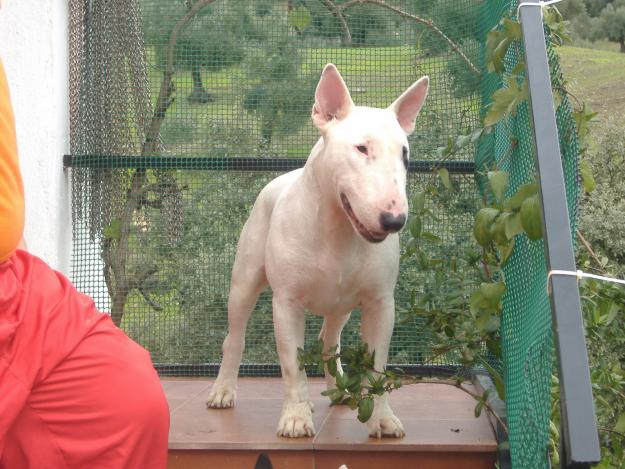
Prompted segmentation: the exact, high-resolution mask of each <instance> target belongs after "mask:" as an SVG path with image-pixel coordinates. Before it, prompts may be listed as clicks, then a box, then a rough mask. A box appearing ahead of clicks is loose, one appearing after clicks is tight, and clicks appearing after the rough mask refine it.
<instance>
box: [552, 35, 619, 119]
mask: <svg viewBox="0 0 625 469" xmlns="http://www.w3.org/2000/svg"><path fill="white" fill-rule="evenodd" d="M558 52H559V54H560V57H561V59H562V61H561V63H562V69H563V72H564V77H565V78H566V80H567V81H568V82H569V88H570V90H571V92H572V93H573V94H574V95H575V96H576V97H577V98H578V99H580V100H583V101H586V103H587V105H589V106H590V108H591V109H592V110H594V111H597V112H599V118H601V117H602V116H608V115H613V114H621V115H625V54H622V53H620V52H611V51H606V50H598V49H584V48H580V47H561V48H560V49H558Z"/></svg>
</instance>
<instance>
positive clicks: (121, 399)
mask: <svg viewBox="0 0 625 469" xmlns="http://www.w3.org/2000/svg"><path fill="white" fill-rule="evenodd" d="M23 229H24V191H23V186H22V180H21V176H20V172H19V163H18V156H17V144H16V135H15V126H14V118H13V112H12V108H11V103H10V97H9V89H8V84H7V80H6V76H5V74H4V69H3V67H2V63H1V62H0V468H2V469H29V468H33V469H35V468H37V469H38V468H50V469H56V468H59V469H61V468H63V469H74V468H76V469H81V468H85V469H87V468H88V469H96V468H102V469H104V468H106V469H117V468H130V469H135V468H137V469H140V468H149V469H161V468H165V467H166V465H167V437H168V430H169V410H168V405H167V401H166V399H165V396H164V393H163V389H162V386H161V384H160V380H159V378H158V375H157V373H156V371H155V370H154V367H153V365H152V361H151V359H150V355H149V354H148V352H147V351H146V350H144V349H143V348H142V347H140V346H139V345H137V344H136V343H135V342H133V341H132V340H130V339H129V338H128V337H127V336H126V335H125V334H124V332H123V331H122V330H121V329H119V328H117V327H116V326H115V325H114V324H113V322H112V321H111V319H110V317H109V316H108V315H106V314H103V313H100V312H99V311H97V309H96V307H95V304H94V302H93V300H91V299H90V298H88V297H87V296H85V295H83V294H81V293H79V292H78V291H77V290H76V289H75V288H74V286H73V285H72V284H71V283H70V282H69V280H67V279H66V278H65V277H64V276H63V275H61V274H60V273H58V272H56V271H54V270H53V269H51V268H50V267H49V266H48V265H47V264H45V263H44V262H43V261H42V260H40V259H38V258H37V257H35V256H33V255H31V254H29V253H28V252H26V251H25V250H23V249H19V246H20V240H21V239H22V235H23Z"/></svg>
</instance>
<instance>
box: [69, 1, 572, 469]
mask: <svg viewBox="0 0 625 469" xmlns="http://www.w3.org/2000/svg"><path fill="white" fill-rule="evenodd" d="M358 3H359V2H354V1H340V0H339V1H334V2H330V1H327V0H289V1H287V0H284V1H276V0H255V1H235V0H216V1H208V0H194V1H191V0H187V1H182V0H177V1H174V0H111V1H91V0H70V1H69V4H70V131H71V134H70V150H71V154H72V157H73V158H72V162H71V164H70V165H71V166H72V206H73V223H74V225H73V230H74V231H73V233H74V248H73V258H72V278H73V280H74V282H75V283H76V285H77V286H78V287H79V288H80V289H81V290H82V291H85V292H86V293H88V294H90V295H91V296H92V297H93V298H94V299H95V301H96V303H97V305H98V306H99V307H100V308H101V309H102V310H103V311H109V312H111V313H112V315H113V317H114V319H115V320H116V321H118V322H119V324H120V325H121V326H122V327H123V328H124V329H125V330H126V331H127V333H128V334H129V335H130V336H131V337H132V338H134V339H135V340H137V341H139V342H140V343H141V344H143V345H144V346H145V347H147V348H148V349H149V351H150V353H151V355H152V358H153V360H154V362H155V363H156V364H157V366H158V369H159V371H160V372H161V373H163V374H186V375H199V374H212V373H215V372H216V369H217V368H216V364H218V363H219V360H220V356H221V352H220V348H221V343H222V340H223V338H224V336H225V334H226V328H227V312H226V304H227V297H228V288H229V279H230V269H231V266H232V262H233V259H234V253H235V248H236V243H237V239H238V236H239V233H240V230H241V227H242V225H243V223H244V221H245V219H246V217H247V215H248V213H249V210H250V208H251V205H252V203H253V201H254V199H255V197H256V195H257V194H258V192H259V190H260V189H261V188H262V186H263V185H264V184H265V183H267V182H268V181H269V180H270V179H271V178H273V177H275V176H276V175H278V174H280V173H283V172H285V171H287V170H288V169H293V168H295V167H298V166H300V165H302V164H303V161H304V160H305V158H306V157H307V155H308V153H309V151H310V148H311V147H312V145H313V144H314V142H315V141H316V139H317V138H318V131H317V129H315V128H314V126H313V125H312V124H311V123H310V119H309V114H310V109H311V106H312V102H313V93H314V88H315V85H316V82H317V80H318V77H319V74H320V72H321V70H322V67H323V66H324V65H325V64H326V63H327V62H333V63H335V64H336V65H337V66H338V68H339V70H340V72H341V73H342V75H343V77H344V78H345V81H346V82H347V85H348V86H349V88H350V90H351V92H352V97H353V99H354V101H355V102H356V104H361V105H369V106H387V105H388V104H390V103H391V102H392V101H393V100H394V99H395V98H396V97H397V95H398V94H399V93H401V92H402V91H403V90H404V89H405V88H406V87H407V86H408V85H410V84H411V83H412V82H414V81H415V80H416V79H418V78H419V77H421V76H422V75H425V74H427V75H429V76H430V78H431V90H430V94H429V97H428V101H427V103H426V106H425V108H424V110H423V111H422V113H421V115H420V117H419V120H418V123H417V130H416V131H415V133H414V134H413V135H412V136H411V138H410V143H411V154H412V159H413V162H414V168H413V169H414V171H412V172H411V173H410V177H409V183H408V185H409V193H410V192H412V193H414V192H415V191H416V190H418V188H419V187H422V186H423V185H424V183H425V182H426V180H427V181H432V180H435V181H436V179H432V178H433V176H432V173H431V170H430V166H431V165H430V164H428V162H432V161H433V160H436V159H437V156H436V153H435V150H436V148H437V147H438V146H444V145H445V144H446V143H447V138H448V137H449V136H456V135H459V134H461V133H464V132H465V131H466V130H468V129H471V128H474V127H475V126H476V125H478V123H479V116H480V113H481V112H482V111H483V108H484V106H485V105H486V104H487V103H486V102H484V99H483V97H486V96H489V95H490V94H491V93H492V91H494V90H495V89H497V87H499V86H501V81H500V79H499V78H498V77H496V76H493V75H484V74H483V73H482V72H481V70H482V69H483V67H482V53H483V45H484V39H485V35H486V32H487V31H488V30H489V29H490V28H491V27H492V26H494V25H495V24H497V22H498V21H499V20H500V18H501V17H502V15H504V14H506V13H508V12H510V11H512V10H511V8H513V6H514V5H513V2H511V1H503V0H502V1H494V0H397V1H395V0H389V1H388V2H382V3H385V4H386V5H390V6H391V7H392V8H393V9H394V10H393V9H388V8H383V7H382V6H380V4H379V3H380V2H378V4H374V3H375V2H373V3H367V4H358ZM337 8H338V9H337ZM340 8H344V9H342V10H340ZM339 10H340V11H339ZM430 20H431V22H430ZM432 25H433V26H435V28H436V29H435V28H433V27H432ZM436 30H438V31H440V32H442V33H443V34H444V35H445V36H446V37H447V39H449V40H450V41H452V43H453V44H454V45H455V46H456V49H457V50H452V49H451V48H450V46H449V42H448V40H447V39H446V38H445V37H443V36H442V35H441V34H439V33H438V32H437V31H436ZM458 51H460V52H462V53H459V52H458ZM551 58H552V62H553V63H552V65H553V66H554V67H555V69H556V71H557V63H556V62H555V58H554V57H553V56H552V57H551ZM507 65H508V67H510V68H511V67H513V66H514V62H513V58H512V57H511V58H510V60H509V62H508V64H507ZM170 79H171V81H170ZM168 84H169V85H168ZM558 124H559V126H560V131H561V136H562V137H561V138H562V141H561V145H562V149H563V158H564V161H565V165H566V168H565V169H566V174H567V183H568V186H567V187H568V189H569V192H570V193H569V196H570V197H569V200H570V201H571V205H570V208H571V213H572V214H574V213H575V211H576V210H575V206H576V205H575V204H576V191H577V185H576V179H575V177H576V176H575V175H576V160H575V157H576V154H577V152H576V150H577V148H576V142H575V132H574V128H573V122H572V121H571V119H570V110H569V108H568V103H567V102H566V100H564V101H563V104H562V105H561V106H560V107H559V109H558ZM532 151H533V150H532V137H531V129H530V126H529V123H528V119H527V109H522V110H521V111H520V112H519V114H518V115H517V117H516V118H515V119H514V120H511V121H508V122H506V123H503V124H500V125H499V126H498V128H497V130H496V132H494V133H493V134H491V135H490V136H489V139H488V140H484V141H482V142H481V143H480V148H477V149H476V148H474V147H472V146H471V145H469V146H467V147H466V148H464V149H463V150H461V151H460V152H458V153H456V154H455V155H454V156H453V159H452V160H451V161H448V162H446V165H447V167H448V169H449V170H450V172H451V173H452V174H451V181H452V184H453V185H454V188H455V190H454V191H453V193H451V194H450V195H449V197H448V199H449V200H447V201H446V202H445V206H444V207H443V206H438V207H431V208H432V209H433V211H434V212H435V213H437V215H439V219H438V220H437V221H436V222H434V224H433V226H428V227H426V228H427V229H428V231H431V232H433V233H434V234H436V235H438V236H439V237H440V238H441V239H442V241H441V243H439V244H433V245H432V246H431V249H432V250H435V249H438V250H440V252H446V253H449V252H455V251H458V250H459V249H461V248H462V247H463V246H467V245H470V244H471V240H470V236H471V234H470V233H471V225H472V220H473V216H474V213H475V211H476V208H477V206H478V196H477V192H478V191H477V190H476V185H475V182H474V177H473V161H474V156H475V155H477V157H476V164H477V166H478V169H482V168H484V167H489V165H492V164H493V163H494V162H495V161H499V162H502V161H504V163H503V167H504V168H505V169H507V170H509V171H510V173H511V188H510V190H514V188H515V187H516V186H518V185H519V184H522V183H524V182H527V181H528V180H530V179H532V177H533V174H534V168H533V164H534V163H533V161H534V160H533V153H532ZM478 181H479V177H478ZM406 237H407V233H404V234H403V239H404V240H405V239H406ZM544 264H545V262H544V257H543V247H542V244H541V243H530V242H528V241H527V240H523V241H521V242H518V243H517V244H516V248H515V255H514V257H513V259H512V260H511V262H510V263H509V265H508V267H507V271H506V278H507V280H508V290H509V293H508V294H507V296H506V298H505V318H504V323H503V333H504V345H505V370H506V387H507V404H508V409H509V419H510V429H511V451H512V456H513V461H514V465H515V467H517V466H518V467H527V468H537V467H542V466H544V465H545V464H546V441H547V429H548V426H547V417H548V413H549V377H550V375H551V362H552V358H551V357H552V350H551V348H552V342H551V333H550V324H551V323H550V321H551V319H550V312H549V304H548V301H547V297H546V295H545V268H544ZM429 275H430V274H429V273H428V272H424V271H422V270H420V269H419V267H418V265H417V263H416V261H414V260H410V259H408V260H407V261H405V262H403V263H402V265H401V273H400V279H399V284H398V287H397V290H396V303H397V319H398V320H397V326H396V328H395V332H394V336H393V340H392V345H391V351H390V362H391V363H395V364H401V365H414V366H420V365H427V367H426V368H428V369H429V368H432V367H436V366H442V367H446V366H453V365H455V364H456V361H455V358H454V356H453V355H443V356H440V357H437V358H436V360H434V361H433V362H432V361H430V360H429V358H430V357H431V356H432V355H433V353H432V350H431V348H430V342H429V333H428V331H427V328H425V327H424V325H423V322H422V321H421V320H420V319H419V318H415V317H414V316H412V315H407V314H406V312H407V309H408V306H409V301H410V296H411V294H412V292H413V291H416V292H417V294H419V293H422V292H423V290H424V288H428V287H427V285H428V276H429ZM430 280H431V279H430ZM430 283H431V281H430ZM319 327H320V320H319V319H318V318H315V317H313V316H310V317H309V318H308V321H307V335H306V338H307V343H308V344H310V343H311V341H313V340H315V339H316V337H317V334H318V331H319ZM358 327H359V321H358V314H354V315H353V317H352V319H351V320H350V321H349V323H348V325H347V328H346V331H345V333H344V335H343V343H344V344H350V343H354V342H355V341H356V340H358V337H359V333H358ZM246 347H247V348H246V352H245V354H244V358H243V366H242V372H243V373H247V374H255V375H262V374H269V373H275V372H276V371H277V370H278V367H277V355H276V352H275V344H274V342H273V327H272V322H271V302H270V293H269V292H266V293H263V294H262V295H261V298H260V299H259V302H258V304H257V307H256V309H255V312H254V313H253V315H252V319H251V322H250V324H249V326H248V332H247V340H246ZM426 368H421V370H422V371H424V372H425V371H427V369H426Z"/></svg>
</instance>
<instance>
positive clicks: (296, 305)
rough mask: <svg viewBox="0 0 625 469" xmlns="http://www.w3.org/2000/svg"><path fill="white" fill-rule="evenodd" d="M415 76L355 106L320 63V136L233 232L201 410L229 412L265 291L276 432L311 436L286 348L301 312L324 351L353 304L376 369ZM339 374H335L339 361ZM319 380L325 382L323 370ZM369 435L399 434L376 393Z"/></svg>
mask: <svg viewBox="0 0 625 469" xmlns="http://www.w3.org/2000/svg"><path fill="white" fill-rule="evenodd" d="M428 84H429V79H428V77H423V78H421V79H420V80H419V81H417V82H416V83H414V84H413V85H412V86H410V87H409V88H408V89H407V90H406V91H405V92H404V93H403V94H402V95H401V96H400V97H399V98H397V100H396V101H395V102H394V103H393V104H391V105H390V106H389V107H388V108H387V109H376V108H370V107H363V106H355V105H354V103H353V102H352V99H351V97H350V94H349V90H348V89H347V86H346V85H345V82H344V81H343V78H342V77H341V75H340V74H339V72H338V70H337V69H336V67H335V66H334V65H332V64H328V65H326V67H325V68H324V70H323V72H322V74H321V79H320V80H319V84H318V85H317V90H316V92H315V104H314V106H313V108H312V120H313V123H314V124H315V126H317V127H318V128H319V130H320V131H321V138H320V139H319V141H318V142H317V144H316V145H315V146H314V148H313V149H312V152H311V154H310V156H309V157H308V160H307V161H306V164H305V166H304V167H303V168H301V169H297V170H295V171H292V172H290V173H287V174H284V175H282V176H280V177H278V178H276V179H274V180H273V181H271V182H270V183H269V184H267V186H266V187H265V188H264V189H263V190H262V191H261V193H260V195H259V196H258V198H257V200H256V203H255V204H254V207H253V209H252V212H251V214H250V217H249V219H248V220H247V222H246V223H245V226H244V227H243V230H242V232H241V238H240V239H239V244H238V248H237V254H236V259H235V261H234V267H233V270H232V281H231V286H230V297H229V300H228V335H227V337H226V339H225V341H224V344H223V360H222V363H221V368H220V369H219V375H218V376H217V379H216V380H215V383H214V384H213V386H212V389H211V392H210V395H209V396H208V402H207V406H208V407H213V408H225V407H232V406H233V405H234V400H235V397H236V388H237V375H238V371H239V365H240V363H241V356H242V354H243V349H244V347H245V329H246V327H247V322H248V319H249V317H250V314H251V312H252V309H253V308H254V306H255V304H256V300H257V298H258V295H259V294H260V293H261V291H262V290H263V289H265V288H266V287H267V286H268V285H270V286H271V289H272V290H273V322H274V328H275V335H276V344H277V348H278V354H279V357H280V366H281V370H282V377H283V380H284V385H285V399H284V405H283V409H282V416H281V418H280V422H279V424H278V430H277V433H278V435H280V436H286V437H304V436H312V435H314V433H315V429H314V425H313V420H312V404H311V402H310V398H309V395H308V386H307V381H306V374H305V372H304V371H302V370H300V367H299V363H298V357H297V349H298V347H302V348H303V347H304V323H305V311H306V310H309V311H311V312H312V313H314V314H317V315H322V316H323V317H324V321H323V326H322V329H321V333H320V338H321V339H322V340H323V343H324V349H325V350H329V349H330V348H332V347H334V346H335V345H338V344H339V342H340V336H341V330H342V329H343V326H344V325H345V323H346V322H347V320H348V319H349V315H350V313H351V311H352V310H353V309H354V308H356V307H360V308H361V316H362V325H361V330H362V339H363V341H364V342H365V343H366V344H367V345H368V346H369V350H370V351H375V363H374V366H375V369H376V370H380V371H381V370H383V369H384V367H385V365H386V360H387V357H388V349H389V342H390V339H391V335H392V332H393V325H394V321H395V301H394V297H393V292H394V289H395V284H396V282H397V275H398V271H399V236H398V234H397V232H398V231H399V230H400V229H401V228H402V227H403V225H404V223H405V221H406V216H407V213H408V201H407V199H406V173H407V168H408V139H407V135H409V134H410V133H412V131H413V130H414V127H415V119H416V117H417V115H418V114H419V111H420V109H421V106H422V105H423V102H424V100H425V97H426V95H427V91H428ZM339 372H341V369H340V367H339ZM326 380H327V383H328V386H329V387H334V380H333V379H332V377H330V376H329V375H328V374H326ZM367 427H368V430H369V434H370V435H371V436H376V437H378V438H379V437H381V436H393V437H398V438H401V437H402V436H403V435H404V430H403V426H402V424H401V422H400V421H399V419H398V418H397V417H396V416H395V414H394V413H393V411H392V410H391V407H390V406H389V403H388V394H385V395H383V396H380V397H376V398H375V401H374V411H373V414H372V416H371V418H370V419H369V421H368V422H367Z"/></svg>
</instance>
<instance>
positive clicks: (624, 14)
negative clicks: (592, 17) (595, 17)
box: [599, 0, 625, 53]
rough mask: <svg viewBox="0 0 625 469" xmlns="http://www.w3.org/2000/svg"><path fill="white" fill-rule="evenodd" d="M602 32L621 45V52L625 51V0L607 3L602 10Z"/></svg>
mask: <svg viewBox="0 0 625 469" xmlns="http://www.w3.org/2000/svg"><path fill="white" fill-rule="evenodd" d="M599 18H600V20H601V23H600V24H601V32H600V34H601V35H602V36H604V37H606V38H607V39H609V40H610V41H614V42H618V43H619V44H620V45H621V52H623V53H625V0H621V1H616V2H614V4H609V5H606V7H605V8H604V9H603V10H602V11H601V15H600V17H599Z"/></svg>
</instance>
